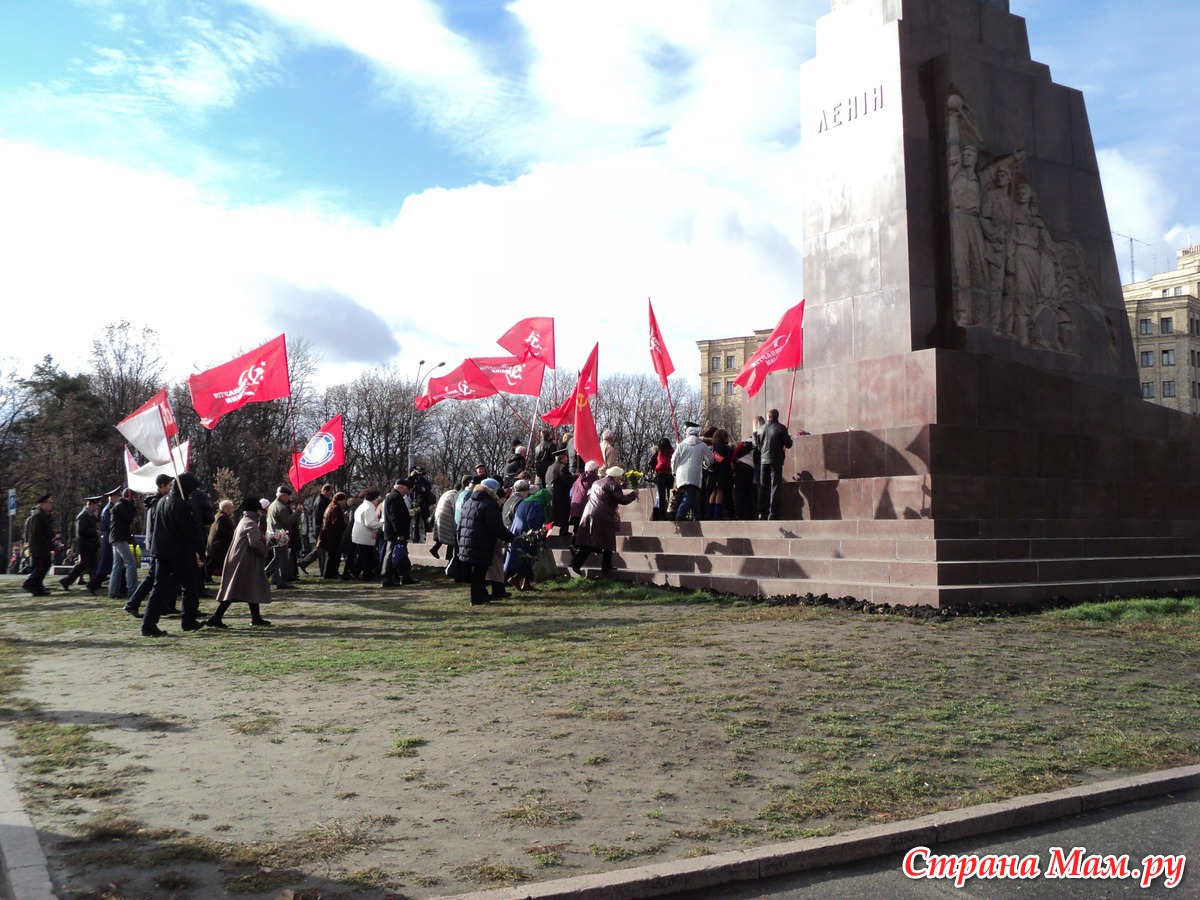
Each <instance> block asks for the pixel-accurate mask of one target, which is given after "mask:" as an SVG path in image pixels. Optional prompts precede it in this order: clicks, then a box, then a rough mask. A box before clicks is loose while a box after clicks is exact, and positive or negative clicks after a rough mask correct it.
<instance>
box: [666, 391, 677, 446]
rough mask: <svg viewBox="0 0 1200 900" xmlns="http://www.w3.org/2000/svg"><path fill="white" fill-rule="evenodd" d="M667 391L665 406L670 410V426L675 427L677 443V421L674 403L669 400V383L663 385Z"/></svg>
mask: <svg viewBox="0 0 1200 900" xmlns="http://www.w3.org/2000/svg"><path fill="white" fill-rule="evenodd" d="M663 387H665V388H666V389H667V406H669V407H670V408H671V424H672V425H674V426H675V443H677V444H678V443H679V420H678V419H677V418H675V401H674V400H672V399H671V383H670V382H669V381H668V382H667V383H666V384H664V385H663Z"/></svg>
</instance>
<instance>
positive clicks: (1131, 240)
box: [1112, 231, 1150, 284]
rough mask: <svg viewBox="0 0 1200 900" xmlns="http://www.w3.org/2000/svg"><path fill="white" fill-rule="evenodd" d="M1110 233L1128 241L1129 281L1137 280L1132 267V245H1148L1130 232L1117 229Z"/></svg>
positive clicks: (1135, 272) (1131, 282)
mask: <svg viewBox="0 0 1200 900" xmlns="http://www.w3.org/2000/svg"><path fill="white" fill-rule="evenodd" d="M1112 235H1113V236H1114V237H1119V238H1125V240H1127V241H1129V283H1130V284H1133V283H1135V282H1136V281H1137V271H1136V270H1135V268H1134V262H1133V245H1134V244H1141V245H1142V246H1143V247H1149V246H1150V245H1149V244H1147V243H1146V242H1145V241H1139V240H1138V239H1137V238H1135V237H1134V236H1133V235H1132V234H1121V233H1120V232H1119V231H1114V232H1112Z"/></svg>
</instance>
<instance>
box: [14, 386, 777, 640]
mask: <svg viewBox="0 0 1200 900" xmlns="http://www.w3.org/2000/svg"><path fill="white" fill-rule="evenodd" d="M684 430H685V436H684V437H683V438H682V439H681V440H680V441H679V442H678V444H677V445H675V444H672V442H671V441H670V439H669V438H666V437H664V438H662V440H661V441H659V442H658V444H657V445H656V446H655V447H652V448H648V449H649V456H648V458H647V460H646V464H645V474H644V475H643V474H642V473H641V472H638V473H636V475H637V476H638V477H640V478H645V479H646V480H647V482H648V483H649V484H650V485H652V487H653V489H654V492H655V493H654V504H653V506H654V513H653V517H654V518H655V519H671V520H676V521H687V520H700V519H732V518H738V519H752V518H762V519H772V518H777V517H778V515H779V488H780V485H781V481H782V467H783V460H784V454H785V452H786V450H787V449H788V448H790V447H791V446H792V437H791V435H790V434H789V433H788V430H787V427H786V426H785V425H783V424H782V423H780V421H779V412H778V410H774V409H772V410H770V411H769V412H768V414H767V417H766V418H765V419H764V418H762V417H759V418H758V419H757V420H756V422H755V428H754V431H753V433H752V434H751V435H750V436H749V437H746V438H743V439H741V440H739V441H737V442H736V443H733V442H732V441H731V439H730V436H729V434H728V432H727V431H726V430H725V429H723V428H717V427H711V428H708V429H704V430H703V431H702V430H701V428H700V426H699V424H698V423H695V422H686V423H685V424H684ZM600 456H601V458H600V459H592V460H586V461H584V460H581V459H580V458H579V457H578V456H577V455H576V454H575V453H574V445H573V442H572V440H571V435H570V434H569V433H568V434H563V435H562V436H561V437H560V438H556V436H555V432H554V431H553V430H552V429H549V428H547V429H543V430H542V431H541V433H540V434H539V441H538V443H537V444H536V445H535V446H534V447H532V448H530V447H528V446H526V445H525V444H523V443H522V442H520V441H519V440H517V441H513V445H512V452H511V454H510V456H509V458H508V460H507V461H506V463H505V466H504V469H503V472H502V473H500V474H499V477H496V476H493V475H492V474H490V473H489V472H488V468H487V466H485V465H483V464H480V465H477V466H476V467H475V471H474V473H472V474H468V475H464V476H463V477H462V478H461V479H460V480H459V481H458V483H457V484H455V485H453V486H451V487H449V488H447V489H446V490H445V491H443V492H442V493H441V495H440V496H436V495H435V493H434V491H433V485H432V483H431V481H430V479H429V478H428V477H427V475H426V473H425V470H424V469H423V468H422V467H420V466H415V467H413V468H412V469H411V470H410V472H409V474H408V475H407V476H406V477H401V478H397V479H395V481H394V482H393V484H392V486H391V489H390V490H389V491H388V492H387V493H386V494H384V493H383V492H382V491H380V490H378V489H376V488H364V489H362V490H359V491H357V492H355V493H353V494H352V495H351V494H348V493H347V492H345V491H339V490H335V488H334V486H333V485H332V484H323V485H321V487H320V489H319V491H318V492H317V494H316V496H315V498H314V500H313V502H312V504H311V507H310V508H309V509H305V508H304V507H303V505H298V504H297V503H296V492H295V491H294V490H293V488H292V486H291V485H290V484H286V483H285V484H281V485H280V486H279V487H278V488H277V489H276V491H275V497H274V499H273V500H270V501H269V500H267V499H265V498H262V499H260V498H257V497H253V496H248V497H245V498H243V499H242V500H241V501H240V503H235V502H234V501H233V500H232V499H228V498H226V499H222V500H221V501H220V502H219V503H217V504H216V505H215V506H214V504H213V503H212V501H211V499H210V498H209V495H208V492H207V491H206V490H204V489H203V488H202V487H201V485H200V481H199V479H198V478H197V477H196V476H195V475H194V474H192V473H184V474H182V475H179V476H178V477H176V478H172V477H171V476H169V475H160V476H159V477H158V479H157V482H156V486H157V492H156V493H155V494H152V495H150V496H148V497H145V498H144V499H143V501H142V508H141V509H139V508H138V505H137V502H136V500H137V498H136V495H135V494H134V493H133V492H132V491H130V490H128V489H116V490H113V491H110V492H109V493H108V494H107V495H97V496H94V497H88V498H86V499H85V501H84V506H83V508H82V509H81V510H80V511H79V513H78V515H77V516H76V517H75V529H74V531H75V536H74V537H75V540H74V549H75V552H76V554H77V556H78V561H77V562H76V563H75V565H74V566H73V567H72V568H71V569H70V571H68V572H67V573H66V574H65V575H64V576H63V577H62V578H61V579H59V583H60V585H61V586H62V588H63V590H71V588H72V587H75V586H79V585H82V586H83V587H84V588H85V589H86V590H87V591H89V592H90V593H91V594H93V595H95V594H96V593H97V592H98V591H100V590H101V589H103V588H104V585H105V583H106V582H107V594H108V596H109V597H110V598H113V599H124V600H125V601H126V603H125V607H124V608H125V610H126V612H128V613H129V614H130V615H132V616H134V617H136V618H137V619H138V620H139V621H140V622H141V633H142V634H143V635H145V636H147V637H161V636H163V635H165V634H166V633H167V632H165V631H164V630H163V629H162V628H160V627H159V623H160V621H161V620H162V618H163V616H166V615H179V616H180V621H181V627H182V629H183V630H184V631H195V630H197V629H199V628H202V627H205V626H206V625H207V626H208V627H210V628H216V629H224V628H227V627H228V626H227V625H226V624H225V621H224V619H225V616H226V614H227V613H228V611H229V610H230V608H231V606H232V605H233V604H234V603H245V604H247V606H248V608H249V612H250V621H251V624H252V625H254V626H258V627H268V626H270V625H271V622H270V621H269V620H267V619H265V618H263V616H262V612H261V607H262V605H263V604H267V603H270V602H271V597H272V594H273V591H287V590H292V589H294V588H295V586H296V581H297V578H298V575H297V573H298V572H303V573H304V574H305V575H309V571H308V568H309V566H313V565H315V566H316V568H317V575H318V576H319V577H321V578H323V579H327V580H347V581H352V580H359V581H377V582H378V583H379V585H380V587H381V589H385V590H387V589H394V588H400V587H403V586H405V585H412V584H416V583H418V579H417V578H415V577H414V576H413V568H412V562H411V560H410V558H409V544H410V543H412V542H424V541H425V540H426V537H427V536H430V535H431V536H432V547H431V548H430V553H431V554H432V555H433V556H434V557H435V558H439V559H440V558H442V557H441V553H442V551H443V549H444V551H445V554H446V555H445V559H446V562H447V572H448V573H449V574H451V575H453V576H454V577H455V578H457V579H458V580H460V581H462V582H464V583H467V584H469V585H470V601H471V604H472V605H481V604H486V603H490V602H492V601H493V600H496V599H499V598H503V597H507V596H509V593H508V588H510V587H512V588H514V589H515V590H518V591H530V590H536V587H535V584H536V582H537V581H539V580H542V579H543V578H545V577H546V576H547V575H550V574H556V573H557V568H558V567H557V564H556V563H555V561H554V557H553V552H552V551H551V550H550V549H549V547H548V546H547V540H548V538H549V537H550V535H551V534H552V533H553V532H554V529H555V528H557V529H558V534H559V535H560V536H563V537H568V538H569V541H570V543H569V547H570V563H569V565H570V569H571V571H573V572H574V573H575V574H577V575H580V576H582V575H583V566H584V565H585V564H586V562H587V560H588V559H589V557H591V555H592V554H594V553H595V554H599V556H600V570H601V573H602V574H603V573H607V572H609V571H611V569H612V567H613V553H614V551H615V550H616V537H617V533H618V531H619V526H620V509H621V507H622V506H625V505H628V504H630V503H633V502H634V501H636V500H637V498H638V489H637V485H636V484H635V485H633V486H632V488H631V489H629V490H627V489H626V487H627V486H626V469H625V468H623V467H622V466H621V464H620V459H621V451H620V450H619V448H618V440H617V436H616V435H615V434H614V433H613V432H612V431H611V430H605V431H604V433H603V435H602V440H601V445H600ZM105 501H107V502H105ZM102 504H103V505H102ZM53 509H54V502H53V497H52V496H50V495H49V494H47V495H44V496H42V497H40V498H38V501H37V506H36V507H35V508H34V511H33V513H32V515H31V516H30V517H29V519H28V520H27V521H26V525H25V542H26V547H27V552H28V557H29V560H30V563H29V571H28V576H29V577H28V578H27V579H26V580H25V581H24V583H23V584H22V587H23V588H24V589H25V590H26V591H28V592H29V593H31V594H34V595H35V596H41V595H45V594H46V593H48V591H47V590H46V587H45V578H46V576H47V574H48V572H49V570H50V568H51V566H52V565H53V564H55V558H54V548H55V537H56V533H55V531H54V528H53V517H52V513H53ZM139 524H140V525H142V526H143V527H144V533H145V539H144V546H145V556H146V557H147V559H148V568H147V570H146V573H145V577H143V578H141V579H139V570H140V565H139V559H138V546H137V545H138V540H137V534H138V532H137V528H138V525H139ZM306 538H307V544H308V546H307V552H305V546H304V545H305V540H306ZM217 579H219V586H218V587H217V589H216V594H215V600H216V604H217V605H216V610H215V611H214V612H213V613H211V614H209V615H207V616H205V615H204V614H203V613H201V611H200V599H201V598H202V597H212V596H213V594H212V592H211V591H210V590H209V586H210V585H213V584H217ZM143 607H144V609H143Z"/></svg>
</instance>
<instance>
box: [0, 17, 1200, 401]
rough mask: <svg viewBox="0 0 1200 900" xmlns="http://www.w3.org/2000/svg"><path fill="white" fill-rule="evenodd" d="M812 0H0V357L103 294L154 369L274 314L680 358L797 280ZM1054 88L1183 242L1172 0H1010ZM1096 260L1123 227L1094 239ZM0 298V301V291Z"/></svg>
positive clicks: (91, 312)
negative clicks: (149, 345) (148, 347)
mask: <svg viewBox="0 0 1200 900" xmlns="http://www.w3.org/2000/svg"><path fill="white" fill-rule="evenodd" d="M828 9H829V2H828V0H792V2H788V3H783V2H779V0H737V2H733V0H726V2H721V0H658V2H650V3H647V2H645V0H641V2H633V0H620V2H610V3H606V4H603V5H600V4H584V3H581V2H575V0H510V2H507V3H504V2H493V0H440V2H438V0H339V2H337V3H330V2H327V0H6V2H4V3H3V4H0V203H2V206H0V209H2V210H3V212H2V214H0V254H2V255H0V296H2V297H4V298H5V304H4V305H5V307H6V312H5V314H4V319H5V321H4V324H3V325H2V326H0V356H7V357H15V358H16V359H17V360H18V361H19V363H20V364H21V365H22V366H23V367H24V368H26V369H28V367H29V366H31V365H32V363H33V362H34V361H36V360H38V359H40V358H41V357H42V356H44V355H45V354H46V353H52V354H53V355H54V356H55V358H56V359H57V360H58V361H59V362H60V363H61V364H63V365H64V366H65V367H67V368H68V369H75V368H81V367H82V366H83V365H84V362H85V360H86V356H87V352H88V350H89V348H90V342H91V340H92V339H93V338H94V337H96V336H97V334H98V333H99V332H100V330H101V329H102V328H103V327H104V326H105V325H106V324H107V323H109V322H112V321H115V320H117V319H119V318H129V319H130V320H132V321H134V322H135V323H136V324H139V325H140V324H142V323H144V322H145V323H149V324H151V325H153V326H154V327H155V328H156V329H157V330H158V331H159V332H160V334H161V335H162V337H163V344H164V346H165V349H166V350H167V351H168V355H169V359H170V362H171V371H170V372H169V374H170V376H171V377H172V378H182V377H184V376H186V374H188V372H190V371H193V370H194V369H195V368H202V367H207V366H209V365H212V364H215V363H218V362H222V361H224V360H226V359H229V358H232V357H233V356H235V355H237V353H238V352H239V351H241V350H244V349H248V348H249V347H251V346H254V345H255V344H257V343H261V342H263V341H265V340H267V339H269V338H271V337H273V336H274V335H276V334H278V333H279V332H281V331H283V332H286V333H288V334H289V336H292V335H299V334H303V335H304V336H305V337H307V338H308V339H309V340H310V341H312V343H313V344H314V345H315V346H316V348H317V349H318V350H319V351H320V352H321V353H322V355H323V358H324V364H323V366H322V373H321V377H322V380H323V381H324V382H325V383H333V382H336V381H341V380H348V379H349V378H353V377H354V376H355V375H357V374H358V373H359V372H360V371H361V370H362V369H363V368H364V367H366V366H371V365H379V364H395V365H397V366H398V367H399V368H400V371H401V372H405V371H409V370H411V371H413V372H414V374H415V370H416V362H417V360H418V359H419V358H426V359H430V360H441V359H445V360H446V361H447V362H448V363H449V365H450V366H453V365H455V364H456V363H457V362H458V361H459V360H461V359H462V358H463V357H464V356H486V355H493V354H495V353H497V352H499V350H498V348H497V347H496V345H495V343H494V342H495V338H496V337H498V336H499V335H500V334H502V333H503V332H504V331H505V330H506V329H507V328H508V327H509V326H510V325H511V324H513V322H515V321H516V320H517V319H519V318H522V317H524V316H532V315H553V316H555V317H556V320H557V326H558V335H557V337H558V342H559V348H560V349H559V360H560V373H561V371H562V370H565V371H566V373H567V374H563V379H562V380H565V381H570V379H571V377H572V376H573V372H574V371H575V369H576V368H577V367H578V366H579V365H580V364H582V361H583V359H584V357H585V356H586V354H587V352H588V351H589V350H590V348H591V345H592V343H593V342H595V341H597V340H599V341H600V342H601V353H600V365H601V373H602V374H608V373H613V372H617V371H626V372H633V371H649V370H650V369H649V359H648V354H647V352H646V349H645V338H644V335H645V328H646V312H645V305H646V298H647V297H650V298H653V300H654V303H655V310H656V312H657V314H658V319H659V322H660V325H661V326H662V329H663V334H664V338H665V340H666V343H667V346H668V348H669V349H670V351H671V353H672V355H673V357H674V359H675V362H676V367H677V369H678V371H679V372H680V373H681V374H689V375H690V374H693V373H697V372H698V370H699V359H698V355H697V353H696V350H695V344H694V342H695V341H696V340H697V339H705V338H713V337H723V336H728V335H734V334H745V333H749V332H750V331H752V330H753V329H755V328H763V327H771V326H772V325H774V323H775V322H776V321H777V319H778V318H779V316H780V315H781V314H782V312H783V310H784V309H786V308H787V307H789V306H791V305H793V304H794V303H795V302H797V301H798V300H799V299H800V297H801V296H802V295H803V280H802V271H801V265H800V247H801V239H802V235H801V230H800V222H799V219H800V217H799V196H798V193H797V192H798V186H797V182H798V179H797V178H796V174H795V173H796V166H797V160H798V142H799V127H798V123H799V119H800V111H801V107H800V97H799V79H798V73H799V67H800V65H801V64H802V63H803V62H804V61H805V60H806V59H808V58H810V57H811V56H812V54H813V50H814V45H813V39H814V25H815V22H816V19H817V17H818V16H820V15H823V14H824V13H825V12H827V11H828ZM1011 9H1012V12H1013V13H1015V14H1017V15H1021V16H1023V17H1025V18H1026V20H1027V22H1028V30H1029V35H1030V43H1031V47H1032V51H1033V58H1034V59H1036V60H1038V61H1040V62H1043V63H1046V64H1048V65H1049V66H1050V68H1051V71H1052V73H1053V76H1054V79H1055V81H1057V82H1059V83H1060V84H1065V85H1068V86H1070V87H1074V88H1078V89H1080V90H1082V91H1083V92H1084V95H1085V99H1086V101H1087V105H1088V112H1089V116H1090V118H1091V123H1092V129H1093V137H1094V140H1095V143H1096V147H1097V150H1098V152H1099V155H1100V159H1101V174H1102V178H1103V181H1104V185H1105V191H1106V198H1107V202H1108V210H1109V219H1110V223H1111V226H1112V228H1113V230H1114V231H1118V232H1121V233H1123V234H1126V235H1131V236H1133V237H1134V238H1135V239H1136V242H1135V243H1134V244H1133V248H1134V251H1135V265H1136V270H1137V275H1138V277H1139V278H1144V277H1147V276H1148V275H1149V274H1151V272H1152V271H1156V270H1157V271H1163V270H1165V269H1168V268H1170V267H1171V266H1172V265H1173V263H1174V258H1175V251H1176V250H1177V249H1179V248H1181V247H1184V246H1187V245H1188V243H1189V240H1194V241H1197V242H1200V193H1198V190H1197V189H1198V187H1200V184H1198V183H1200V126H1198V125H1197V120H1196V116H1195V114H1194V112H1193V108H1194V103H1192V102H1191V100H1190V95H1191V89H1192V88H1193V87H1194V86H1195V85H1196V84H1197V83H1200V58H1198V57H1197V55H1196V54H1195V53H1193V52H1192V51H1191V50H1190V49H1189V46H1188V43H1187V35H1188V34H1190V32H1189V31H1188V30H1187V29H1188V28H1189V27H1190V23H1191V22H1192V20H1193V16H1194V0H1155V2H1154V3H1152V4H1144V5H1142V6H1140V7H1139V8H1137V9H1136V11H1135V10H1134V8H1133V7H1131V6H1130V5H1129V4H1128V3H1124V2H1087V3H1084V2H1082V0H1012V2H1011ZM1116 243H1117V251H1118V255H1117V259H1118V263H1119V265H1120V266H1121V271H1122V277H1123V278H1124V279H1128V277H1129V271H1128V270H1129V248H1130V242H1129V241H1128V240H1125V239H1123V238H1118V239H1117V241H1116ZM14 306H15V309H14Z"/></svg>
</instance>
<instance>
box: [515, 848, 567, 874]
mask: <svg viewBox="0 0 1200 900" xmlns="http://www.w3.org/2000/svg"><path fill="white" fill-rule="evenodd" d="M565 846H566V844H565V843H558V844H531V845H530V846H528V847H523V848H521V849H522V852H524V853H527V854H528V855H529V856H531V857H532V858H533V864H534V866H536V867H537V868H539V869H551V868H554V867H555V866H561V865H562V863H563V854H562V848H563V847H565Z"/></svg>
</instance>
